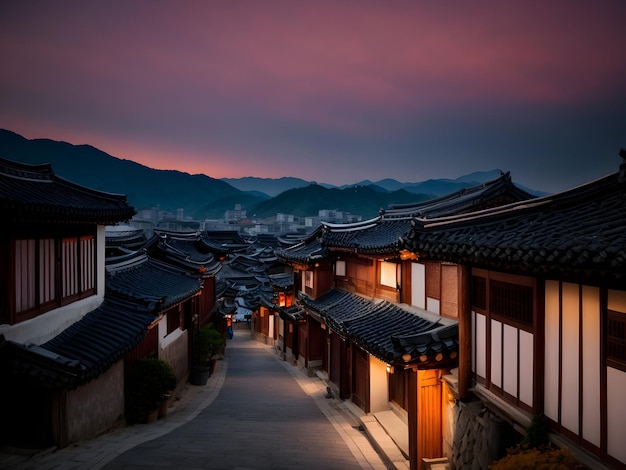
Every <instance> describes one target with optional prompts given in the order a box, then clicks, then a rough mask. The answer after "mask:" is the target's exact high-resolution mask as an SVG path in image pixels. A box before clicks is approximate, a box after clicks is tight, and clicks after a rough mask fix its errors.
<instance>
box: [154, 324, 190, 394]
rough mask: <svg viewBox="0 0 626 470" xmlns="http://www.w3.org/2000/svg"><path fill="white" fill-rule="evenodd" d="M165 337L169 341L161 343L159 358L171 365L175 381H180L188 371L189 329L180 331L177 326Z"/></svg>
mask: <svg viewBox="0 0 626 470" xmlns="http://www.w3.org/2000/svg"><path fill="white" fill-rule="evenodd" d="M161 323H165V322H161ZM170 337H171V338H170ZM167 339H168V340H170V341H167V343H161V349H160V350H159V359H163V360H164V361H166V362H168V363H169V364H170V365H171V366H172V369H174V375H175V376H176V382H177V383H180V382H182V381H183V379H184V378H185V377H186V376H187V373H188V372H189V367H188V364H189V360H188V355H189V352H188V351H189V330H185V331H182V330H181V329H180V328H177V329H176V330H175V331H173V332H172V333H170V334H169V335H167Z"/></svg>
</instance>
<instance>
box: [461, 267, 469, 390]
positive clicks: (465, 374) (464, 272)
mask: <svg viewBox="0 0 626 470" xmlns="http://www.w3.org/2000/svg"><path fill="white" fill-rule="evenodd" d="M458 274H459V278H458V282H459V293H458V295H459V396H460V398H466V397H467V395H468V390H469V388H470V386H471V380H472V359H471V358H472V299H471V292H472V290H471V285H472V271H471V268H470V267H469V266H468V265H460V266H459V273H458Z"/></svg>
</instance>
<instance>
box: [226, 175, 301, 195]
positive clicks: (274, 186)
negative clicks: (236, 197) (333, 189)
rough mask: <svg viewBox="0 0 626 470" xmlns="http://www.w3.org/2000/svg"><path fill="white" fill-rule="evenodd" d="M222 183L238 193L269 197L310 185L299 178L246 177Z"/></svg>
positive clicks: (228, 179)
mask: <svg viewBox="0 0 626 470" xmlns="http://www.w3.org/2000/svg"><path fill="white" fill-rule="evenodd" d="M222 181H225V182H226V183H228V184H230V185H231V186H233V187H234V188H237V189H239V190H240V191H248V192H259V193H263V194H266V195H267V196H269V197H274V196H278V195H279V194H280V193H282V192H284V191H287V190H289V189H295V188H304V187H305V186H308V185H310V184H311V181H305V180H303V179H300V178H292V177H288V176H284V177H282V178H257V177H256V176H246V177H245V178H222Z"/></svg>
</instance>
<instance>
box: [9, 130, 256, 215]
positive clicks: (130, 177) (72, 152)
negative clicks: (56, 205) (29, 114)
mask: <svg viewBox="0 0 626 470" xmlns="http://www.w3.org/2000/svg"><path fill="white" fill-rule="evenodd" d="M0 157H3V158H7V159H9V160H15V161H19V162H22V163H31V164H34V163H51V164H52V169H53V171H54V172H55V173H56V174H57V175H58V176H61V177H62V178H65V179H67V180H70V181H73V182H75V183H77V184H81V185H83V186H87V187H89V188H94V189H98V190H101V191H106V192H111V193H118V194H126V195H127V196H128V202H129V203H130V204H131V205H132V206H133V207H135V209H144V208H150V207H156V206H159V207H160V208H161V210H176V209H179V208H184V209H185V214H186V215H192V216H195V217H198V218H215V217H223V215H224V212H225V211H226V210H228V209H232V208H233V207H234V204H235V202H233V201H237V203H241V204H244V203H245V204H250V205H253V204H256V203H257V202H259V201H261V200H262V198H260V197H258V196H254V195H247V194H246V193H243V192H242V191H239V190H238V189H236V188H233V187H232V186H231V185H229V184H227V183H225V182H223V181H221V180H219V179H215V178H211V177H209V176H206V175H190V174H189V173H184V172H180V171H175V170H155V169H152V168H149V167H147V166H144V165H140V164H138V163H135V162H133V161H130V160H123V159H120V158H117V157H113V156H111V155H109V154H107V153H105V152H103V151H101V150H98V149H97V148H95V147H92V146H90V145H72V144H69V143H67V142H57V141H53V140H49V139H32V140H28V139H25V138H24V137H22V136H20V135H19V134H16V133H14V132H10V131H7V130H0ZM220 201H222V202H221V203H220ZM222 204H228V205H227V206H226V205H222Z"/></svg>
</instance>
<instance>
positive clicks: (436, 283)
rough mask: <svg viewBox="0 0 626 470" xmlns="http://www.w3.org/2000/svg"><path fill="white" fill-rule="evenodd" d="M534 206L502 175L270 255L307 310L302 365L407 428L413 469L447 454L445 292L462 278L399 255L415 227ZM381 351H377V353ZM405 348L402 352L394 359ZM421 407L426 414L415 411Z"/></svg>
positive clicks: (452, 315)
mask: <svg viewBox="0 0 626 470" xmlns="http://www.w3.org/2000/svg"><path fill="white" fill-rule="evenodd" d="M531 198H532V196H531V195H530V194H528V193H526V192H525V191H523V190H521V189H519V188H517V187H516V186H515V185H513V184H512V182H511V179H510V175H509V174H501V175H500V176H499V177H498V178H497V179H495V180H493V181H490V182H487V183H485V184H482V185H479V186H476V187H472V188H466V189H464V190H461V191H458V192H456V193H453V194H451V195H448V196H445V197H441V198H436V199H433V200H430V201H425V202H423V203H420V204H414V205H402V206H391V207H390V208H389V209H388V210H383V211H381V212H380V215H379V216H378V217H376V218H373V219H370V220H365V221H362V222H357V223H352V224H330V223H323V224H322V225H321V226H320V228H319V229H318V230H316V231H315V232H313V233H312V234H311V235H310V236H309V237H308V238H306V239H305V240H303V241H302V242H301V243H300V244H298V245H294V246H292V247H289V248H286V249H283V250H277V251H276V253H277V256H278V257H279V259H280V260H281V261H283V262H285V263H287V264H289V265H290V266H292V268H293V270H294V279H295V280H294V285H295V286H296V288H298V289H299V290H300V294H299V297H300V299H301V300H300V305H302V306H303V307H304V308H305V310H306V314H307V316H306V324H305V325H300V330H299V337H298V345H299V347H300V348H301V349H302V348H303V351H304V354H305V357H306V358H307V359H306V361H304V362H305V363H308V364H309V366H311V365H319V366H321V367H322V369H323V370H324V371H325V372H326V374H327V376H328V380H329V384H330V386H331V387H333V388H335V390H336V392H337V393H339V395H340V396H341V397H342V398H350V399H351V400H352V401H354V402H355V403H356V404H358V405H359V406H360V407H361V408H362V409H363V410H364V411H366V412H371V413H374V414H375V413H376V412H380V411H382V410H389V409H391V410H393V411H394V412H396V413H397V414H398V416H400V417H401V419H402V420H403V421H404V422H405V423H406V424H407V434H408V443H409V445H408V449H407V450H406V453H407V454H410V455H409V457H410V460H411V463H412V465H413V464H414V465H419V462H420V461H421V459H422V458H423V457H440V456H441V455H442V453H443V451H442V445H443V444H442V443H443V429H442V428H443V425H442V415H443V413H444V408H445V404H444V402H443V400H442V396H443V389H442V388H441V387H440V380H439V379H440V378H441V377H442V376H443V375H447V374H448V373H449V369H450V368H452V367H454V365H455V363H456V360H457V351H456V344H457V343H456V342H457V337H456V335H457V330H456V326H455V325H456V321H457V312H458V292H457V290H456V288H455V289H447V287H448V286H449V285H453V286H455V287H456V284H455V282H456V279H457V276H458V269H459V268H458V266H456V265H454V264H451V263H440V262H438V261H433V262H428V263H423V262H421V261H418V260H416V259H415V256H414V255H413V253H412V252H410V251H407V250H405V249H404V240H405V239H406V238H408V235H409V233H410V232H411V229H412V220H413V219H414V218H415V217H417V216H420V217H434V216H442V215H449V214H456V213H462V212H469V211H475V210H485V209H488V208H490V207H493V206H497V205H500V204H504V203H507V202H512V201H520V200H528V199H531ZM380 302H385V303H384V304H381V303H380ZM348 325H350V328H348ZM357 325H358V326H357ZM444 326H445V328H444V330H442V332H443V331H445V333H442V334H443V335H444V336H445V341H443V342H440V341H439V338H438V336H437V335H438V333H435V334H434V336H431V333H430V330H433V329H434V330H436V328H443V327H444ZM405 341H406V342H405ZM431 342H432V347H431ZM382 344H385V345H386V346H385V347H384V348H382V349H381V347H380V346H377V345H382ZM303 345H304V346H303ZM443 345H445V347H444V346H443ZM418 346H419V347H418ZM413 347H415V348H417V349H415V350H413V349H412V348H413ZM394 348H395V349H394ZM402 348H406V349H407V351H406V352H404V353H399V351H400V350H402ZM437 349H440V351H439V352H437V353H435V351H436V350H437ZM383 350H384V353H383V352H382V351H383ZM418 350H421V351H423V352H424V353H423V354H418V356H419V359H417V357H416V356H414V355H413V354H417V353H416V351H418ZM430 353H434V354H433V355H432V357H431V355H429V354H430ZM402 357H404V360H402ZM433 358H435V359H433ZM301 364H302V362H301ZM391 372H393V373H391ZM387 384H388V385H387ZM374 385H375V386H377V387H379V388H378V389H377V391H376V392H374V391H373V390H372V388H371V386H374ZM431 385H433V388H432V389H430V390H429V387H430V386H431ZM422 388H423V393H422ZM418 390H420V392H419V393H418ZM426 390H429V391H428V392H427V391H426ZM418 397H421V398H418ZM427 397H429V398H427ZM418 401H421V403H422V407H423V408H421V409H422V410H426V409H428V410H429V413H428V415H427V414H426V413H425V412H424V411H422V413H419V412H418V411H417V410H418V405H417V403H418ZM430 415H432V416H438V418H437V419H431V418H430ZM427 422H428V423H429V424H428V428H427V427H425V426H426V424H425V423H427ZM426 436H428V438H427V437H426ZM415 468H417V467H415Z"/></svg>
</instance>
